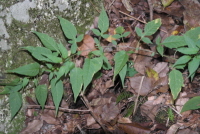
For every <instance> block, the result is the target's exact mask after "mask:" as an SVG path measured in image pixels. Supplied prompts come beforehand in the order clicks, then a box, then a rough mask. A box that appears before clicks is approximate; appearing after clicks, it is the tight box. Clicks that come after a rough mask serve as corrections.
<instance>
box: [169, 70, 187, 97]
mask: <svg viewBox="0 0 200 134" xmlns="http://www.w3.org/2000/svg"><path fill="white" fill-rule="evenodd" d="M182 86H184V85H183V75H182V73H181V72H180V71H178V70H175V69H174V70H172V71H171V72H170V73H169V87H170V89H171V92H172V96H173V99H174V100H175V99H176V98H177V97H178V94H179V92H180V91H181V88H182Z"/></svg>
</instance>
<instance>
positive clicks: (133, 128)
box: [118, 123, 150, 134]
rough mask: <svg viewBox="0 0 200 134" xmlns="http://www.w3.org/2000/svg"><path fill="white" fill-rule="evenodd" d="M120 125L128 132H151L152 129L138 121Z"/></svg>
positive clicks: (134, 133)
mask: <svg viewBox="0 0 200 134" xmlns="http://www.w3.org/2000/svg"><path fill="white" fill-rule="evenodd" d="M118 127H119V128H120V129H121V130H123V131H124V132H126V133H127V134H149V133H150V129H149V128H145V127H143V126H141V125H139V124H137V123H123V124H121V123H119V124H118Z"/></svg>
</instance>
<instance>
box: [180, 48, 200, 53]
mask: <svg viewBox="0 0 200 134" xmlns="http://www.w3.org/2000/svg"><path fill="white" fill-rule="evenodd" d="M176 50H177V51H178V52H181V53H183V54H197V53H198V51H199V49H198V48H197V47H196V48H186V47H181V48H177V49H176Z"/></svg>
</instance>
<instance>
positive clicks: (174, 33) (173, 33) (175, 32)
mask: <svg viewBox="0 0 200 134" xmlns="http://www.w3.org/2000/svg"><path fill="white" fill-rule="evenodd" d="M178 33H179V32H178V31H177V30H175V31H173V32H172V33H171V34H172V35H177V34H178Z"/></svg>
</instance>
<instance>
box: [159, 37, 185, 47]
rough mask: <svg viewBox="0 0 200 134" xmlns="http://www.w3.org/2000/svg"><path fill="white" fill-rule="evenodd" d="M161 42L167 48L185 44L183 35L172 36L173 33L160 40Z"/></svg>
mask: <svg viewBox="0 0 200 134" xmlns="http://www.w3.org/2000/svg"><path fill="white" fill-rule="evenodd" d="M162 44H163V45H165V46H166V47H168V48H178V47H183V46H186V45H187V43H186V42H185V40H184V37H183V36H174V35H172V36H169V37H167V38H166V39H165V40H164V41H163V42H162Z"/></svg>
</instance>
